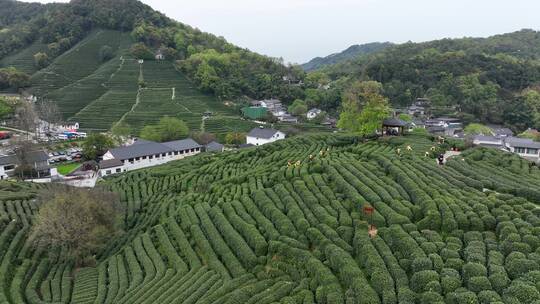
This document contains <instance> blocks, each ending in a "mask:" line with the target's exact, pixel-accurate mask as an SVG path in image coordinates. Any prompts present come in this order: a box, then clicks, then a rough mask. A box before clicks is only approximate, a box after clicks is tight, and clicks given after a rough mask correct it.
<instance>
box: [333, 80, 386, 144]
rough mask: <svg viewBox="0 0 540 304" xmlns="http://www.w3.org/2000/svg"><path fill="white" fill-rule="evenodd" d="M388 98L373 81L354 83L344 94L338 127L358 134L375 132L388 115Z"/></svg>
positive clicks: (380, 86)
mask: <svg viewBox="0 0 540 304" xmlns="http://www.w3.org/2000/svg"><path fill="white" fill-rule="evenodd" d="M389 113H390V108H389V106H388V100H387V99H386V98H385V97H384V96H382V85H381V84H380V83H378V82H375V81H366V82H357V83H354V84H353V85H352V86H351V87H350V88H349V90H348V91H347V93H346V95H345V96H344V100H343V104H342V111H341V114H340V116H339V121H338V127H339V128H342V129H346V130H349V131H351V132H354V133H358V134H360V135H369V134H373V133H375V132H376V131H377V130H378V129H379V128H380V127H381V125H382V122H383V120H384V119H385V118H387V117H388V115H389Z"/></svg>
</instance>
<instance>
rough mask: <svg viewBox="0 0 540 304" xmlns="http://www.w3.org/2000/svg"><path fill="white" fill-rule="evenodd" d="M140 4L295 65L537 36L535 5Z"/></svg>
mask: <svg viewBox="0 0 540 304" xmlns="http://www.w3.org/2000/svg"><path fill="white" fill-rule="evenodd" d="M26 2H35V1H26ZM38 2H43V3H44V2H68V1H47V0H41V1H38ZM143 2H145V3H147V4H149V5H150V6H152V7H153V8H154V9H156V10H159V11H161V12H162V13H165V14H166V15H167V16H169V17H171V18H174V19H176V20H178V21H181V22H183V23H186V24H189V25H191V26H194V27H198V28H199V29H201V30H203V31H207V32H210V33H213V34H216V35H219V36H223V37H225V38H226V39H227V40H228V41H230V42H232V43H234V44H236V45H239V46H241V47H245V48H248V49H250V50H253V51H256V52H259V53H261V54H265V55H269V56H273V57H283V58H284V59H285V60H286V61H288V62H295V63H303V62H306V61H308V60H310V59H311V58H313V57H316V56H326V55H329V54H331V53H334V52H338V51H341V50H343V49H345V48H347V47H348V46H350V45H352V44H361V43H368V42H374V41H391V42H398V43H399V42H406V41H409V40H411V41H415V42H419V41H427V40H433V39H440V38H446V37H464V36H467V37H486V36H490V35H494V34H500V33H506V32H512V31H516V30H519V29H522V28H532V29H536V30H538V29H540V18H538V12H540V1H538V0H406V1H405V0H271V1H268V0H189V1H188V0H175V1H172V0H143Z"/></svg>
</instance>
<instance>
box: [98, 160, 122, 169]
mask: <svg viewBox="0 0 540 304" xmlns="http://www.w3.org/2000/svg"><path fill="white" fill-rule="evenodd" d="M123 165H124V163H123V162H122V161H121V160H119V159H108V160H102V161H100V162H99V167H100V168H101V169H109V168H114V167H120V166H123Z"/></svg>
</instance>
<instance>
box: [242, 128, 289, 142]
mask: <svg viewBox="0 0 540 304" xmlns="http://www.w3.org/2000/svg"><path fill="white" fill-rule="evenodd" d="M285 136H286V135H285V133H283V132H281V131H278V130H274V129H266V128H263V127H260V128H254V129H252V130H251V131H250V132H249V133H248V134H247V136H246V143H247V144H252V145H254V146H261V145H264V144H268V143H271V142H275V141H277V140H280V139H285Z"/></svg>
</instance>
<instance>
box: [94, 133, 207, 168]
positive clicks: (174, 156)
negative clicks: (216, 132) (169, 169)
mask: <svg viewBox="0 0 540 304" xmlns="http://www.w3.org/2000/svg"><path fill="white" fill-rule="evenodd" d="M201 149H202V146H201V145H199V144H198V143H197V142H196V141H194V140H193V139H191V138H188V139H183V140H175V141H170V142H164V143H157V142H153V141H148V140H142V139H140V140H137V141H135V142H134V143H133V144H132V145H130V146H126V147H119V148H114V149H111V150H109V151H107V153H105V155H103V160H102V161H101V162H100V164H99V165H100V175H101V176H107V175H112V174H117V173H122V172H127V171H132V170H137V169H142V168H148V167H152V166H157V165H162V164H165V163H168V162H170V161H174V160H180V159H183V158H185V157H188V156H193V155H196V154H199V153H201Z"/></svg>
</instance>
